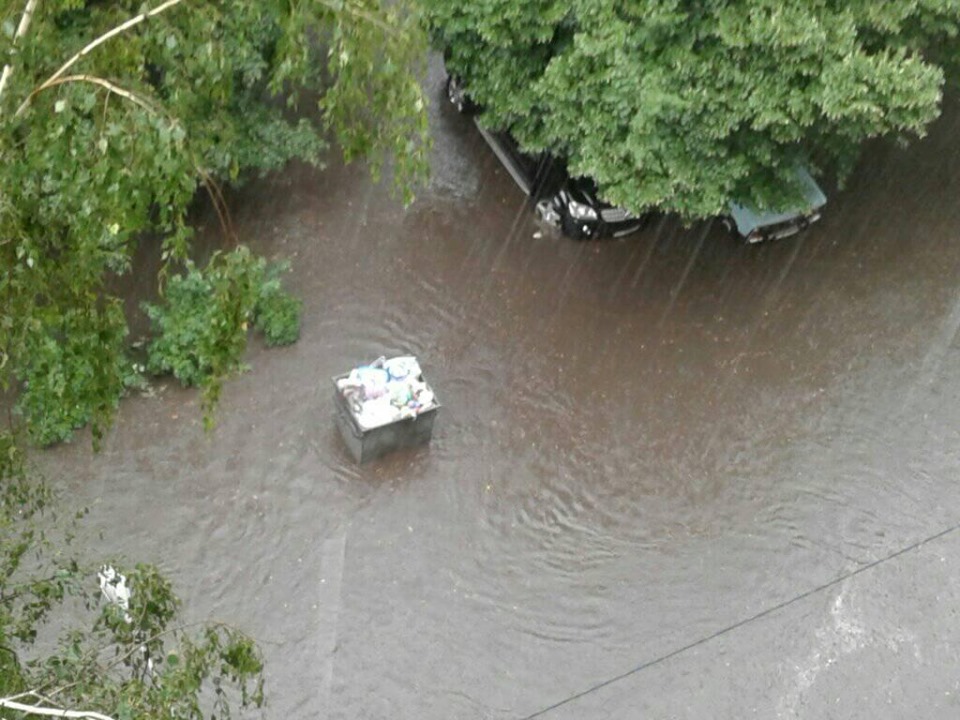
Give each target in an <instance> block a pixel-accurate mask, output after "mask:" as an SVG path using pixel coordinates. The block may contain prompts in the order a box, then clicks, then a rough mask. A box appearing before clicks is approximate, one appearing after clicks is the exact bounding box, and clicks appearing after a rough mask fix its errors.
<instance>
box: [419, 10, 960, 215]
mask: <svg viewBox="0 0 960 720" xmlns="http://www.w3.org/2000/svg"><path fill="white" fill-rule="evenodd" d="M424 4H425V6H426V14H427V17H428V22H429V26H430V29H431V31H432V33H433V37H434V40H435V42H436V44H437V45H438V46H439V47H440V48H442V49H444V50H445V51H446V53H447V65H448V69H449V70H450V71H451V72H454V73H456V74H458V75H460V76H462V78H463V79H464V81H465V84H466V86H467V89H468V91H469V92H470V94H471V95H472V96H473V99H474V100H476V101H477V102H478V103H479V104H480V105H482V106H483V107H484V109H485V110H484V111H485V117H484V122H485V123H486V124H488V125H491V126H493V127H498V128H508V129H510V130H511V131H512V132H513V133H514V134H515V135H516V137H517V138H518V139H519V140H520V141H521V143H522V144H523V145H525V146H526V147H527V148H529V149H531V150H543V149H548V150H551V151H553V152H555V153H557V154H559V155H561V156H565V157H566V158H567V159H568V161H569V165H570V170H571V171H572V172H573V173H574V174H577V175H589V176H593V177H594V178H595V179H596V180H597V181H598V184H599V185H600V187H601V191H602V193H603V194H604V195H605V197H606V198H607V199H608V200H610V201H612V202H615V203H618V204H621V205H623V206H626V207H628V208H630V209H632V210H636V211H641V210H645V209H649V208H660V209H663V210H666V211H675V212H678V213H680V214H682V215H684V216H685V217H688V218H695V217H704V216H709V215H713V214H716V213H717V212H720V211H721V210H722V209H723V208H724V206H725V205H726V203H727V201H729V200H731V199H738V200H747V201H750V202H753V203H754V204H757V205H760V206H764V205H767V206H769V205H771V204H773V205H775V204H777V203H778V202H780V201H782V200H783V188H784V187H786V185H785V183H787V182H788V180H787V178H789V176H790V169H791V168H792V167H793V166H794V165H796V163H798V162H800V163H807V164H810V165H812V166H813V167H814V168H815V169H819V170H821V171H826V170H829V171H833V172H836V173H837V174H838V175H839V176H840V178H841V179H842V178H843V176H844V175H845V174H846V173H848V172H849V170H850V169H851V168H852V165H853V162H854V161H855V159H856V157H857V152H858V149H859V147H860V145H861V143H862V142H863V141H864V140H866V139H868V138H873V137H878V136H895V137H898V138H909V137H911V136H918V135H922V134H923V133H924V128H925V127H926V125H927V124H928V123H929V122H930V121H931V120H933V119H934V118H936V117H937V115H938V113H939V106H940V100H941V89H942V86H943V83H944V71H943V69H942V67H941V66H940V65H939V64H938V63H940V62H947V61H949V60H951V59H952V57H951V55H950V54H952V53H953V52H955V48H953V47H952V44H953V43H955V41H956V37H957V30H958V25H960V2H958V0H898V1H897V2H877V1H876V0H849V1H847V2H836V1H835V0H711V1H709V2H699V1H698V2H694V1H693V0H637V2H632V3H623V2H618V1H617V0H520V1H517V0H476V2H469V3H464V2H460V1H459V0H425V3H424ZM787 194H789V192H787Z"/></svg>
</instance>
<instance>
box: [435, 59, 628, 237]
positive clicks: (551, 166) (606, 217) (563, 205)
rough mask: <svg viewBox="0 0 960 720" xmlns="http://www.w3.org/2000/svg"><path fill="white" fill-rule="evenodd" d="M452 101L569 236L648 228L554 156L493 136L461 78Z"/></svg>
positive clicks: (450, 81) (453, 81)
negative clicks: (470, 116) (609, 200)
mask: <svg viewBox="0 0 960 720" xmlns="http://www.w3.org/2000/svg"><path fill="white" fill-rule="evenodd" d="M447 98H448V99H449V100H450V102H451V103H452V104H453V105H454V107H456V108H457V110H458V111H459V112H461V113H465V114H469V115H472V116H474V124H476V126H477V129H478V130H479V131H480V134H481V135H482V136H483V139H484V140H486V141H487V144H488V145H490V148H491V149H492V150H493V152H494V153H495V154H496V156H497V157H498V158H499V159H500V162H502V163H503V166H504V167H505V168H506V169H507V172H509V173H510V177H512V178H513V179H514V181H515V182H516V183H517V185H519V186H520V189H521V190H523V192H524V193H526V194H527V195H528V196H530V198H532V199H533V202H534V203H535V208H536V212H537V214H538V215H539V216H540V217H541V218H542V219H543V220H545V221H546V222H548V223H549V224H551V225H553V226H554V227H557V228H560V230H561V231H563V233H564V234H565V235H568V236H569V237H572V238H576V239H578V240H586V239H589V238H600V237H622V236H623V235H628V234H630V233H632V232H636V231H637V230H639V229H640V228H642V227H643V226H644V224H645V223H646V219H647V216H646V215H644V216H640V217H637V216H636V215H633V214H632V213H630V212H629V211H628V210H624V209H623V208H618V207H614V206H613V205H611V204H610V203H607V202H604V201H603V200H601V199H600V198H599V197H598V196H597V187H596V185H595V184H594V182H593V180H591V179H590V178H583V177H570V175H569V174H568V173H567V170H566V167H565V166H564V163H563V161H562V160H560V159H559V158H556V157H554V156H552V155H550V154H549V153H541V154H539V155H530V154H528V153H525V152H523V151H522V150H521V149H520V147H519V146H518V145H517V142H516V141H515V140H514V139H513V138H512V137H511V136H510V135H509V134H508V133H505V132H492V131H490V130H487V129H486V128H485V127H483V126H482V125H481V124H480V123H479V122H478V121H477V117H476V114H477V111H478V110H479V108H478V107H477V106H476V104H475V103H473V101H472V100H471V99H470V96H469V95H467V93H466V91H465V90H464V88H463V85H462V83H461V82H460V81H459V80H458V79H457V78H456V77H455V76H452V75H451V76H448V77H447Z"/></svg>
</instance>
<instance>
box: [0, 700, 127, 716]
mask: <svg viewBox="0 0 960 720" xmlns="http://www.w3.org/2000/svg"><path fill="white" fill-rule="evenodd" d="M0 707H4V708H8V709H10V710H19V711H20V712H22V713H26V714H27V715H43V716H45V717H59V718H78V719H81V720H82V719H83V718H86V719H87V720H114V719H113V718H112V717H110V716H109V715H104V714H103V713H98V712H94V711H93V710H61V709H60V708H53V707H45V706H43V705H27V704H26V703H21V702H16V701H15V700H11V699H9V698H0Z"/></svg>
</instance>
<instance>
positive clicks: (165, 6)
mask: <svg viewBox="0 0 960 720" xmlns="http://www.w3.org/2000/svg"><path fill="white" fill-rule="evenodd" d="M31 1H32V2H33V3H34V5H36V0H31ZM181 2H183V0H167V1H166V2H164V3H161V4H160V5H157V7H155V8H153V9H152V10H147V11H146V12H143V13H140V14H139V15H137V16H135V17H132V18H130V19H129V20H126V21H125V22H122V23H120V24H119V25H117V26H116V27H115V28H113V29H112V30H108V31H107V32H105V33H104V34H103V35H101V36H100V37H98V38H96V39H95V40H92V41H91V42H89V43H87V45H85V46H84V47H83V49H82V50H80V52H78V53H77V54H76V55H74V56H73V57H71V58H70V59H69V60H67V61H66V62H65V63H64V64H63V65H61V66H60V69H59V70H57V71H56V72H55V73H54V74H53V75H51V76H50V77H48V78H47V79H46V80H44V81H43V82H42V83H40V85H38V86H37V87H36V88H34V90H33V91H32V92H31V93H30V94H29V95H28V96H27V99H26V100H24V101H23V102H22V103H21V104H20V107H18V108H17V112H16V113H14V116H17V115H20V114H22V113H23V111H24V110H26V109H27V107H28V106H29V105H30V101H31V100H32V99H33V97H34V95H36V94H37V93H38V92H40V91H41V90H46V89H47V88H48V87H51V86H53V85H55V84H57V81H58V80H60V79H61V77H62V76H63V74H64V73H66V72H67V70H69V69H70V68H71V67H73V66H74V65H75V64H76V63H77V62H78V61H79V60H80V59H81V58H82V57H83V56H84V55H87V54H89V53H90V52H92V51H93V50H94V49H95V48H97V47H99V46H100V45H103V43H105V42H106V41H107V40H109V39H110V38H112V37H115V36H117V35H119V34H120V33H122V32H125V31H127V30H129V29H130V28H132V27H134V26H135V25H139V24H140V23H142V22H143V21H144V20H149V19H150V18H152V17H154V16H156V15H159V14H160V13H162V12H163V11H164V10H169V9H170V8H172V7H173V6H174V5H179V4H180V3H181Z"/></svg>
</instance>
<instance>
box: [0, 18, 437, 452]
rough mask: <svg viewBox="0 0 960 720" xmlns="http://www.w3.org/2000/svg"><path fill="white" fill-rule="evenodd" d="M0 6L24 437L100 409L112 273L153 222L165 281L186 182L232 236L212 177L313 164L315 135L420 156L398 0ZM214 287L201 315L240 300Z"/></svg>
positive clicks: (109, 383) (1, 356)
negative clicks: (295, 162)
mask: <svg viewBox="0 0 960 720" xmlns="http://www.w3.org/2000/svg"><path fill="white" fill-rule="evenodd" d="M0 8H2V16H0V56H2V58H3V60H0V62H5V63H6V65H5V67H4V70H3V73H2V76H0V189H2V191H0V389H10V388H12V389H13V390H14V391H17V390H19V389H21V388H23V387H26V388H28V391H29V392H28V395H26V396H24V397H23V398H22V401H21V404H20V408H19V409H20V411H21V413H22V415H23V417H24V418H25V419H26V421H27V424H28V426H29V427H30V430H31V433H32V435H33V437H34V438H35V439H37V440H39V441H40V442H51V441H55V440H58V439H61V438H64V437H66V436H67V435H68V434H69V431H70V429H71V428H72V427H74V426H77V425H80V424H83V423H85V422H87V421H91V422H92V423H93V428H94V432H95V436H96V434H97V433H99V432H100V431H101V429H102V428H103V427H105V426H106V425H108V424H109V422H110V420H111V418H112V417H113V414H114V412H115V410H116V407H117V402H118V398H119V397H120V395H121V393H122V391H123V388H124V387H125V386H126V385H127V384H128V383H129V381H130V377H129V376H130V374H131V368H132V367H133V364H132V362H131V361H130V360H129V358H127V357H126V343H127V338H126V336H127V320H126V318H125V317H124V315H123V313H122V312H121V304H120V301H119V298H117V297H116V295H115V293H114V292H112V291H111V288H113V287H116V283H115V282H114V280H115V278H116V277H117V276H122V275H124V274H129V273H130V271H131V263H132V258H133V256H134V251H135V250H136V248H137V247H138V245H139V244H140V243H141V242H144V241H145V240H144V238H150V239H151V241H153V240H152V239H153V238H156V237H159V238H161V241H160V242H161V243H162V248H161V250H160V251H161V252H162V254H163V261H164V263H165V264H164V268H163V270H162V272H161V277H160V278H159V280H160V281H161V282H160V285H161V288H163V283H162V281H163V279H164V278H166V277H168V276H169V275H170V274H172V273H173V272H175V271H176V269H177V268H179V267H181V266H182V264H183V263H184V262H185V261H186V260H187V259H188V258H189V240H190V237H191V229H190V227H189V224H188V219H187V211H188V209H189V207H190V204H191V202H192V201H193V199H194V198H195V196H196V194H197V191H198V189H201V188H202V191H203V192H204V193H205V194H206V195H207V196H208V197H209V199H210V202H212V203H213V205H214V207H215V208H216V209H217V211H218V212H219V213H220V216H221V218H222V220H223V227H224V234H225V236H226V239H227V241H228V244H232V242H233V238H232V237H230V233H229V226H230V225H229V218H228V208H226V207H225V205H224V201H223V196H222V194H221V193H220V190H219V187H218V183H222V182H225V181H226V182H235V181H239V180H241V179H243V178H245V177H249V176H250V175H252V174H256V173H261V172H266V171H270V170H273V169H276V168H279V167H281V166H282V165H284V163H286V162H287V161H288V160H290V159H292V158H299V159H301V160H304V161H307V162H310V163H313V164H315V165H318V166H319V165H321V164H322V158H323V155H324V152H325V151H326V150H327V138H328V137H331V136H332V137H333V138H334V139H335V140H336V141H337V143H338V144H339V145H340V147H341V148H342V149H343V151H344V152H345V154H346V155H347V157H348V158H354V157H361V156H371V157H372V160H373V167H374V170H379V169H380V166H381V163H382V158H383V157H384V153H386V154H388V155H389V156H391V157H392V158H393V159H394V168H395V170H396V172H395V177H396V179H397V183H398V187H399V188H400V189H401V190H403V191H404V192H409V188H410V187H411V183H413V182H414V181H415V180H416V179H417V177H418V176H419V175H420V174H421V173H422V172H423V171H424V169H425V146H426V121H425V114H424V103H423V98H422V94H421V89H420V85H419V83H418V74H419V71H420V63H421V62H422V57H423V42H422V37H421V34H420V31H419V27H420V19H419V18H418V17H417V16H416V15H415V14H414V13H413V12H412V11H411V10H410V7H409V5H408V4H407V2H406V1H405V0H401V1H400V2H394V1H393V0H335V1H334V0H313V1H312V2H300V3H291V2H287V0H229V1H228V0H210V1H207V2H200V3H198V2H186V1H185V0H166V1H165V2H160V0H157V2H155V3H153V4H148V5H141V3H140V2H139V1H138V2H132V1H131V0H96V1H94V0H39V1H38V0H0ZM144 281H145V282H146V283H147V284H150V283H155V282H157V279H156V278H145V279H144ZM274 294H275V295H276V292H274ZM218 297H219V296H218ZM277 297H278V298H282V296H280V295H277ZM232 298H233V296H232V295H230V293H228V294H227V296H225V300H226V304H218V305H217V309H218V311H220V312H222V313H223V314H222V315H221V316H219V319H218V322H224V323H229V322H232V321H233V320H234V319H236V317H239V316H240V315H242V314H243V312H244V311H241V310H240V309H238V308H236V307H232V306H229V303H230V302H231V301H232ZM261 310H262V314H263V317H268V316H269V317H271V318H274V320H272V322H274V323H283V324H285V328H284V329H283V330H282V331H280V332H279V334H277V333H275V332H274V331H273V330H267V331H266V332H267V337H268V340H270V341H271V342H280V341H285V340H286V339H287V338H290V337H292V335H293V334H294V332H293V325H294V324H295V323H293V321H292V317H293V314H294V313H295V305H293V304H291V301H290V300H289V299H279V300H277V301H276V302H274V304H273V305H271V304H270V303H268V302H266V301H265V303H264V306H263V308H261ZM233 339H234V340H236V339H237V338H236V337H234V338H233ZM228 345H229V352H231V353H232V352H233V351H234V350H235V348H234V344H233V343H232V341H231V343H228ZM229 365H230V362H229V361H228V359H226V358H221V359H220V360H219V361H217V362H215V363H214V364H213V365H212V368H213V371H214V373H215V374H216V373H217V372H219V370H220V369H221V366H222V367H223V368H227V367H228V366H229ZM218 377H219V376H218ZM210 382H211V383H212V384H215V383H216V382H218V380H217V379H216V377H215V378H214V379H212V380H211V381H210ZM211 386H212V385H211ZM53 408H56V415H57V417H54V418H50V417H47V414H48V412H49V411H50V410H52V409H53Z"/></svg>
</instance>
